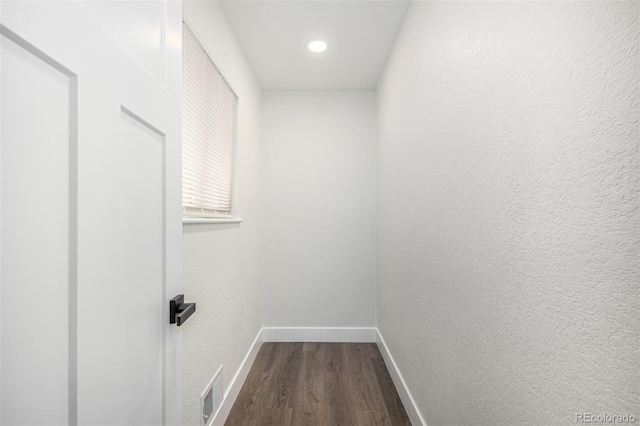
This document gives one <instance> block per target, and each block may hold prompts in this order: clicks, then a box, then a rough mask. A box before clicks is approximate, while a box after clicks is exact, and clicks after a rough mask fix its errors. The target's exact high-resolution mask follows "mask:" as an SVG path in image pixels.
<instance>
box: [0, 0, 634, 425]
mask: <svg viewBox="0 0 640 426" xmlns="http://www.w3.org/2000/svg"><path fill="white" fill-rule="evenodd" d="M0 5H1V8H0V23H2V25H3V27H2V57H0V63H1V65H2V110H1V113H2V150H1V151H0V159H1V160H2V163H1V172H2V175H1V179H2V181H1V183H2V187H1V192H0V194H1V195H2V204H1V205H0V206H1V208H2V210H1V215H0V220H1V228H0V236H1V237H2V247H1V251H0V256H1V261H2V263H1V264H0V265H1V266H0V268H1V273H2V292H1V293H0V300H1V311H0V315H1V319H2V326H1V327H2V328H1V334H0V342H1V344H2V346H1V357H0V373H1V375H2V381H1V387H0V410H1V411H0V423H1V424H3V425H5V424H6V425H12V424H141V423H146V424H160V423H166V424H178V423H182V424H185V425H199V424H201V395H202V393H203V391H204V390H205V389H206V388H207V386H208V384H209V383H210V382H211V380H212V378H213V377H214V375H215V374H216V372H218V371H219V369H220V367H223V383H224V391H223V392H224V396H225V398H224V400H223V402H222V407H221V409H220V411H219V412H218V413H217V415H216V416H215V419H214V424H222V423H223V422H224V420H225V416H226V415H227V414H228V412H229V410H230V409H231V405H232V404H233V399H234V397H235V396H236V395H237V394H238V392H239V390H240V387H241V385H242V381H243V379H244V377H245V375H246V374H247V372H248V369H249V367H250V365H251V361H252V359H253V357H255V354H256V351H257V349H258V348H259V346H260V343H261V342H263V341H367V342H378V344H379V346H380V348H381V352H382V353H383V355H385V357H386V361H387V365H388V367H389V370H390V371H391V374H392V377H393V378H394V382H395V384H396V387H397V388H398V391H399V393H400V396H401V398H402V400H403V403H404V405H405V408H406V410H407V412H408V414H409V416H410V418H411V420H412V422H413V424H414V425H420V424H428V425H430V426H433V425H519V424H536V425H537V424H545V425H546V424H575V423H576V422H578V423H580V422H582V421H583V420H584V419H585V418H586V417H585V415H587V416H588V415H589V414H594V415H603V414H607V415H611V416H616V415H620V416H625V415H626V416H631V417H634V416H635V417H634V418H640V356H639V351H640V263H639V259H640V208H639V207H640V200H639V197H638V192H639V189H640V162H639V160H640V157H639V155H640V153H639V146H640V80H639V79H640V59H639V58H640V7H639V6H640V4H639V3H637V2H604V1H595V2H500V1H499V2H484V1H479V2H430V1H413V2H404V1H271V0H267V1H222V2H218V1H185V2H177V1H168V2H164V1H154V2H132V1H128V2H111V3H109V2H60V3H55V2H48V4H46V5H44V4H41V3H38V2H11V1H5V0H3V1H2V3H1V4H0ZM183 18H184V20H185V21H186V22H187V23H188V24H189V25H190V26H191V27H192V28H193V30H194V31H195V33H196V34H197V36H198V37H199V39H200V41H201V43H202V44H203V45H204V48H205V49H206V51H207V52H208V53H209V54H210V55H211V57H212V59H213V60H214V61H215V63H216V65H217V66H218V67H219V68H220V70H221V71H222V73H223V74H224V76H225V77H226V78H227V80H228V82H229V84H230V85H231V87H232V88H233V90H234V91H235V93H236V94H237V96H238V99H239V117H238V129H239V140H238V151H237V172H236V173H237V193H236V195H237V210H236V211H235V213H236V218H235V219H234V220H230V221H226V222H225V223H221V222H220V223H197V224H196V223H188V224H183V223H182V220H181V212H180V179H181V175H180V168H181V162H180V157H181V154H180V152H181V149H180V125H181V124H180V123H181V112H180V99H181V97H180V95H181V91H182V85H181V58H182V52H181V49H182V45H181V39H182V37H181V32H182V20H183ZM313 38H325V39H326V40H327V43H328V49H327V51H326V52H325V53H323V54H311V53H309V52H307V51H306V50H305V43H306V42H307V41H308V40H310V39H313ZM314 55H315V56H314ZM322 55H324V56H322ZM43 64H44V65H43ZM52 70H53V71H52ZM30 101H32V102H31V103H29V102H30ZM89 105H92V106H89ZM112 105H115V109H113V111H115V112H114V113H111V112H108V111H110V109H109V108H111V106H112ZM7 106H9V107H7ZM20 108H22V109H20ZM34 111H35V112H34ZM54 111H55V112H56V113H54ZM38 114H40V115H38ZM56 114H58V115H56ZM74 114H75V115H74ZM16 117H17V118H16ZM74 117H75V118H74ZM34 120H36V122H38V123H41V125H40V126H34V125H33V123H34ZM74 120H75V121H74ZM69 123H72V125H71V126H69ZM74 123H75V124H74ZM122 123H125V124H122ZM74 126H76V127H74ZM74 129H75V130H74ZM118 129H120V130H118ZM25 135H26V136H25ZM23 140H29V141H36V142H34V143H37V145H33V147H30V146H26V145H24V144H22V143H21V144H18V143H17V142H20V141H23ZM55 141H57V142H55ZM118 141H123V143H119V142H118ZM127 141H141V142H142V144H141V145H139V146H138V145H137V144H131V143H129V142H127ZM54 142H55V143H54ZM55 144H58V145H55ZM133 145H135V146H138V148H133ZM16 146H23V147H24V146H26V148H25V149H23V150H20V149H17V148H16ZM35 152H38V153H41V155H35V154H34V153H35ZM69 153H71V154H69ZM74 153H75V154H74ZM56 155H58V156H59V157H55V156H56ZM15 159H22V160H21V161H24V164H22V163H17V162H16V161H17V160H15ZM17 164H22V165H21V166H20V167H18V166H17ZM142 175H143V176H152V177H154V178H153V179H151V178H150V180H149V182H147V183H145V184H144V185H148V186H141V187H133V185H132V184H131V182H132V181H134V180H135V181H136V182H137V180H136V179H138V178H139V177H140V176H142ZM24 176H36V179H27V178H25V177H24ZM47 177H48V178H47ZM154 179H155V180H154ZM44 181H46V182H47V184H46V185H45V184H43V183H42V182H44ZM145 182H146V181H145ZM141 185H142V184H141ZM30 191H31V192H30ZM34 194H35V195H34ZM43 205H44V206H47V208H46V209H44V210H45V211H46V213H45V212H44V211H43V208H42V206H43ZM43 215H46V220H43ZM54 230H55V232H54ZM52 253H55V254H52ZM61 265H62V266H61ZM160 270H162V274H160V272H158V271H160ZM154 274H155V275H154ZM156 275H157V276H156ZM140 277H144V279H150V280H155V281H154V282H155V283H157V282H162V283H163V284H162V286H159V285H156V284H154V285H153V286H150V287H148V288H146V287H145V288H141V287H139V284H138V283H139V282H140V279H139V278H140ZM26 283H29V284H26ZM114 283H115V284H114ZM178 293H183V294H184V295H185V299H186V300H187V301H190V302H196V303H197V311H196V313H195V314H194V315H193V316H192V317H191V318H189V320H188V321H187V322H186V323H185V324H184V325H183V326H181V327H180V328H177V327H176V326H175V325H170V324H165V323H166V321H164V322H163V325H162V326H161V327H160V326H158V324H156V323H154V321H155V319H154V318H155V317H154V316H153V315H156V314H158V315H162V318H163V319H166V314H167V312H166V309H167V304H168V300H169V299H171V298H172V297H173V296H175V295H176V294H178ZM149 297H151V299H149ZM148 300H151V302H148ZM142 301H145V303H141V302H142ZM147 302H148V303H147ZM147 312H153V313H152V314H149V315H150V316H149V317H148V318H151V319H148V318H147V317H144V318H147V319H146V320H143V319H140V318H143V317H142V316H143V315H147ZM18 317H19V318H20V319H19V320H17V319H16V318H18ZM145 321H146V322H145ZM136 325H137V326H139V329H138V331H136ZM143 327H149V328H148V329H149V330H152V329H153V330H155V331H154V333H155V334H149V333H147V332H146V331H144V333H143V332H142V331H140V330H147V329H146V328H145V329H143ZM154 327H155V328H154ZM136 333H142V334H136ZM140 335H144V336H146V337H145V340H144V344H143V343H141V342H140V339H139V337H138V336H140ZM150 348H151V349H150ZM151 358H152V359H153V362H150V361H149V360H150V359H151ZM151 364H152V367H149V365H151ZM142 374H145V375H146V376H144V377H154V378H155V379H154V380H155V381H145V380H146V379H145V378H144V377H143V376H142ZM140 377H142V378H140ZM43 378H46V380H43ZM38 393H45V394H47V395H56V397H55V398H47V399H46V400H45V401H43V402H42V404H43V405H42V407H43V409H42V410H34V409H32V408H30V407H32V406H33V398H34V395H37V394H38ZM149 413H152V414H149ZM580 416H581V417H580ZM628 418H629V417H627V419H628Z"/></svg>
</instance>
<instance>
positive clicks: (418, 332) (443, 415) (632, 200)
mask: <svg viewBox="0 0 640 426" xmlns="http://www.w3.org/2000/svg"><path fill="white" fill-rule="evenodd" d="M638 7H639V3H637V2H626V3H623V2H573V3H568V2H567V3H565V2H531V3H523V2H472V3H459V2H433V3H426V2H414V3H413V4H412V6H411V8H410V10H409V13H408V15H407V18H406V20H405V23H404V26H403V30H402V32H401V34H400V36H399V39H398V41H397V44H396V46H395V49H394V52H393V54H392V56H391V58H390V62H389V64H388V67H387V70H386V73H385V76H384V77H383V80H382V81H381V84H380V86H379V89H378V105H379V109H378V117H379V142H378V143H379V152H378V173H379V174H378V185H379V186H378V325H379V328H380V330H381V332H382V334H383V336H384V338H385V339H386V341H387V343H388V345H389V346H390V350H391V352H392V354H393V356H394V357H395V359H396V361H397V363H398V365H399V368H400V370H401V372H402V373H403V375H404V377H405V379H406V381H407V383H408V385H409V388H410V390H411V391H412V393H413V395H414V397H415V399H416V401H417V403H418V405H419V408H420V410H421V411H422V414H423V416H424V417H425V419H426V420H427V422H428V423H429V425H430V426H433V425H439V424H456V425H460V424H470V425H489V424H501V425H514V424H556V423H566V424H569V423H575V413H577V412H593V413H603V412H606V413H621V414H623V413H627V412H628V413H632V414H635V415H636V417H640V408H639V407H640V325H639V324H640V288H639V280H640V274H639V263H638V262H639V257H640V252H639V246H640V239H639V223H640V209H639V208H638V207H639V199H638V189H639V185H640V170H639V166H638V161H639V156H638V145H639V136H638V135H639V124H638V117H639V113H638V105H639V89H638V86H639V80H638V78H639V75H640V69H639V62H638V58H639V55H640V51H639V50H638V31H639V30H638V29H639V26H640V21H639V18H638Z"/></svg>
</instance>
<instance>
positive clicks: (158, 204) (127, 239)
mask: <svg viewBox="0 0 640 426" xmlns="http://www.w3.org/2000/svg"><path fill="white" fill-rule="evenodd" d="M125 111H126V110H125ZM125 111H123V112H122V113H121V119H122V121H121V129H122V136H121V139H120V142H119V143H120V145H121V146H120V149H121V153H122V157H121V161H122V163H121V167H122V170H121V172H120V194H121V197H122V204H121V206H120V214H121V217H122V225H123V228H122V231H123V232H122V240H121V244H122V260H123V272H124V274H123V282H124V284H125V285H124V286H123V290H124V291H125V294H123V295H122V302H123V310H124V312H130V313H132V315H126V314H125V315H123V316H122V317H120V318H119V319H118V321H117V323H119V326H120V327H121V328H127V329H128V332H127V333H126V334H123V335H122V337H123V341H122V347H123V349H124V354H123V355H124V357H123V361H124V365H123V367H124V368H123V369H122V371H123V373H124V386H123V388H122V389H123V392H122V395H121V397H122V398H123V399H125V400H133V399H136V398H137V399H138V400H139V404H140V406H136V407H131V406H129V405H127V407H128V410H129V412H128V413H125V418H124V419H123V422H122V423H121V424H123V425H124V424H129V425H145V424H147V425H157V424H161V423H162V410H161V407H162V384H163V379H164V376H163V362H164V357H163V338H162V336H163V333H162V331H163V325H164V323H165V322H166V318H165V317H164V315H163V314H164V310H163V308H164V303H163V301H164V299H165V297H164V266H163V260H164V248H163V240H164V236H163V222H164V215H163V214H162V205H163V199H164V188H163V178H162V176H163V168H164V165H163V149H164V135H161V134H159V133H157V132H156V131H155V129H151V128H150V127H149V126H148V125H147V123H143V122H141V121H140V120H139V119H137V118H135V117H134V116H132V115H130V114H129V113H128V112H125ZM141 396H142V398H141Z"/></svg>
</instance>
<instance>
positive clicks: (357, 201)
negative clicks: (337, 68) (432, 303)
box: [261, 92, 376, 327]
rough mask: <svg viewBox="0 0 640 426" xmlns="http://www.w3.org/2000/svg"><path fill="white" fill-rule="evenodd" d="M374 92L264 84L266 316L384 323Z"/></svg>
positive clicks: (284, 323)
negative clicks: (379, 301) (379, 291)
mask: <svg viewBox="0 0 640 426" xmlns="http://www.w3.org/2000/svg"><path fill="white" fill-rule="evenodd" d="M375 120H376V97H375V93H374V92H264V93H263V95H262V143H263V146H262V155H263V157H262V159H263V174H262V176H261V183H262V192H263V203H262V205H263V215H264V222H263V223H264V239H263V246H262V255H263V264H264V268H263V276H262V282H263V292H264V297H263V299H264V306H263V312H264V316H263V323H264V325H265V326H273V327H354V326H355V327H358V326H360V327H365V326H368V327H371V326H374V325H375V309H376V308H375V150H376V124H375V123H376V122H375Z"/></svg>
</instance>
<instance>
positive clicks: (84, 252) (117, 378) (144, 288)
mask: <svg viewBox="0 0 640 426" xmlns="http://www.w3.org/2000/svg"><path fill="white" fill-rule="evenodd" d="M127 5H128V2H104V3H100V4H99V5H98V6H99V7H100V8H103V9H101V13H103V14H105V16H107V15H108V16H112V15H113V16H115V14H116V13H121V14H124V15H126V18H127V19H126V21H127V22H128V24H127V26H128V28H129V29H131V28H143V27H145V22H146V23H148V22H147V20H148V19H151V20H152V21H153V20H154V19H155V20H156V21H158V25H156V26H155V27H154V28H155V29H154V28H152V29H151V30H150V31H152V32H153V31H156V30H158V31H161V32H164V34H165V40H164V41H163V42H162V43H164V45H162V46H161V45H160V44H157V49H156V52H159V53H158V54H160V55H162V57H163V58H164V59H162V60H160V63H161V64H160V65H158V66H156V65H157V64H156V65H148V64H147V65H148V66H147V65H145V64H144V63H143V62H145V61H146V59H144V58H145V57H146V58H147V59H148V58H151V57H154V58H155V57H156V56H154V55H155V54H154V55H151V56H145V55H146V54H145V53H140V51H139V50H135V49H134V51H131V50H127V49H125V48H123V46H125V45H127V39H128V38H132V37H134V35H133V33H128V32H127V31H128V30H127V31H125V30H122V29H119V27H118V26H115V27H109V25H108V23H105V22H100V21H98V20H96V17H95V16H94V15H92V13H90V12H89V11H88V10H87V7H85V6H83V5H82V4H81V3H79V2H72V1H59V2H58V1H43V2H24V1H15V2H14V1H6V0H3V1H2V2H1V3H0V12H1V14H0V22H2V24H3V25H4V28H5V29H4V30H3V31H5V32H6V33H7V34H9V33H11V34H17V36H18V37H20V38H21V39H23V40H25V43H27V44H28V45H30V46H32V47H33V48H30V51H40V52H43V54H42V55H41V56H42V57H43V58H45V60H41V62H43V64H44V65H46V66H49V67H50V68H52V69H53V72H57V73H58V74H55V73H53V74H52V71H51V70H49V69H46V68H42V67H43V65H42V64H40V65H39V66H40V68H37V67H36V68H35V71H34V70H31V71H29V69H22V68H20V69H19V70H18V71H16V72H13V71H11V68H16V69H18V68H17V66H18V65H19V64H20V62H18V61H17V59H19V57H17V58H13V59H12V58H11V55H12V54H13V55H14V56H16V55H15V52H8V53H7V54H6V56H7V57H8V59H7V60H5V57H4V56H5V51H4V50H5V47H3V51H2V53H3V57H2V59H1V61H2V62H1V65H2V96H3V99H2V101H3V103H2V145H1V151H0V158H1V159H2V161H1V162H0V164H1V167H2V170H1V172H2V174H1V179H2V182H1V183H2V186H1V188H2V197H1V198H0V199H1V210H0V215H1V216H0V221H1V222H0V223H1V227H0V236H1V237H2V246H1V251H0V271H1V276H2V282H1V287H0V288H1V293H0V296H1V299H0V300H1V304H0V306H2V310H1V311H0V315H2V334H0V348H1V351H0V353H1V354H2V358H0V371H1V372H2V377H1V380H0V390H1V392H0V395H1V396H0V401H1V403H2V405H1V406H0V411H2V417H1V420H0V421H1V422H2V424H14V423H15V424H19V423H20V421H13V420H14V419H18V420H20V419H22V420H24V422H23V423H24V424H67V423H68V424H72V425H73V424H83V425H85V424H86V425H89V424H110V425H112V424H123V425H124V424H136V425H142V424H154V425H156V424H179V423H180V421H181V416H182V413H181V407H182V401H181V381H180V364H179V363H180V348H181V336H180V331H179V330H178V329H177V327H176V326H175V325H170V324H169V322H168V303H169V300H170V299H171V298H172V297H173V296H174V295H175V294H177V293H180V287H181V286H180V279H181V274H180V260H181V255H180V250H181V247H180V244H181V234H182V233H181V230H182V224H181V209H180V191H181V187H180V179H181V177H180V176H181V173H180V163H181V152H180V151H181V142H180V139H181V138H180V121H181V120H180V117H181V114H180V98H181V5H180V3H179V2H166V1H158V2H151V3H149V4H147V5H145V6H144V7H147V6H149V5H150V6H151V8H152V9H153V10H158V11H160V12H159V13H160V15H162V14H164V16H165V17H164V18H163V19H164V21H163V20H162V19H160V18H158V16H156V15H157V14H156V15H154V16H153V17H151V18H149V17H144V16H143V15H144V14H141V13H138V12H140V10H139V8H137V7H138V6H140V4H138V3H135V4H132V5H131V9H128V7H129V6H127ZM105 8H106V9H105ZM89 9H91V7H89ZM128 11H130V13H128ZM93 12H94V13H95V10H94V11H93ZM107 12H109V13H111V15H109V13H107ZM158 19H160V20H158ZM162 25H164V27H162ZM105 27H109V28H108V29H107V28H105ZM161 27H162V28H161ZM159 28H161V30H159ZM131 43H132V44H135V43H136V40H135V39H131ZM11 48H13V49H15V47H11ZM7 49H8V48H7ZM23 50H24V49H23ZM152 50H153V49H152ZM142 51H144V49H142ZM150 51H151V50H150ZM136 52H137V53H136ZM27 53H29V52H27ZM22 55H23V56H24V53H22ZM36 56H37V55H36ZM36 59H38V57H36ZM12 61H13V62H12ZM153 61H155V59H154V60H153ZM153 61H152V62H149V63H150V64H151V63H153V64H155V63H156V62H153ZM163 61H164V62H163ZM14 62H15V63H16V64H18V65H15V64H14ZM36 63H37V62H36ZM20 66H21V67H23V68H25V67H26V65H24V64H23V65H20ZM154 67H155V68H154ZM27 68H28V67H27ZM32 68H33V66H32ZM150 68H153V69H155V71H154V70H153V69H150ZM43 69H44V70H46V72H45V71H43ZM6 70H8V72H6ZM158 70H159V71H158ZM47 72H48V73H49V74H51V75H54V76H57V77H56V78H57V80H56V79H55V78H53V77H51V75H49V74H47ZM157 72H160V74H157ZM154 73H155V74H156V75H153V74H154ZM162 73H164V74H165V75H164V77H163V78H160V80H163V79H164V81H160V82H159V81H158V78H159V77H158V75H161V74H162ZM32 74H33V75H34V76H33V77H32ZM47 76H48V77H47ZM27 77H29V78H30V79H31V80H34V82H33V84H32V83H31V82H30V81H29V79H28V78H27ZM65 79H66V80H65ZM38 81H39V82H40V83H38ZM65 82H66V83H65ZM65 84H66V85H65ZM9 88H11V89H10V90H9ZM20 90H22V91H23V92H24V93H22V92H20V93H19V92H18V91H20ZM5 97H9V98H10V99H8V100H7V102H6V103H5ZM23 98H26V100H28V101H29V103H27V104H26V105H27V106H26V107H25V108H24V109H23V110H21V109H20V105H21V102H26V100H25V99H23ZM64 102H66V103H64ZM59 123H63V124H64V123H66V124H65V126H66V127H62V125H60V126H59ZM56 126H58V127H59V128H58V127H56ZM63 130H65V131H66V133H64V132H63ZM30 144H40V145H46V146H44V148H42V152H43V153H44V154H45V155H46V158H44V159H42V161H40V160H39V161H40V162H39V163H38V162H33V163H32V162H31V160H29V163H28V164H25V167H18V166H16V164H18V163H17V160H16V158H17V154H14V152H18V153H20V152H22V150H24V149H25V148H24V146H29V145H30ZM29 154H30V153H29ZM63 154H64V158H63ZM21 155H24V154H21ZM24 162H25V161H23V163H24ZM51 168H53V169H52V170H49V169H51ZM18 169H20V170H18ZM21 172H25V173H26V172H32V174H33V175H34V176H35V177H36V178H35V179H36V180H35V181H37V182H40V181H46V183H45V184H44V188H45V189H42V192H43V193H44V194H43V197H50V199H47V202H49V203H54V204H55V203H57V204H55V206H46V208H45V213H42V212H41V214H32V213H29V214H26V215H25V214H23V212H22V211H21V210H20V211H19V210H18V209H19V207H17V204H16V200H17V199H18V198H16V197H22V198H24V203H22V204H24V205H25V206H26V207H28V208H29V209H34V208H35V207H36V206H35V204H34V201H33V199H36V198H37V197H38V196H39V194H38V193H36V192H35V191H36V189H34V188H33V185H32V186H30V187H26V186H25V187H24V189H22V186H24V185H26V183H24V184H23V183H19V182H21V181H20V179H19V177H20V175H19V173H21ZM56 173H57V174H56ZM25 182H28V180H25ZM63 183H64V184H65V185H66V186H65V187H64V188H66V191H67V192H66V193H63V192H62V190H61V189H60V188H59V187H60V186H61V185H62V184H63ZM21 185H22V186H21ZM54 186H55V188H54ZM16 194H17V195H16ZM20 201H22V199H21V200H20ZM65 208H66V210H65ZM49 210H50V211H49ZM18 213H19V214H18ZM43 217H45V218H46V224H43V225H41V224H40V223H43V220H42V218H43ZM14 223H16V224H19V225H20V226H18V227H14V226H13V224H14ZM16 228H17V229H18V230H19V232H18V231H16V230H15V229H16ZM23 236H24V238H22V237H23ZM44 237H46V239H48V240H45V238H44ZM49 240H51V241H49ZM65 242H66V246H65V245H64V243H65ZM22 243H24V245H25V247H27V248H29V250H30V251H27V250H26V249H25V250H23V251H19V250H18V248H19V247H21V246H20V244H22ZM33 253H36V254H38V257H35V256H32V254H33ZM18 257H19V258H18ZM15 259H18V261H16V260H15ZM46 262H49V263H46ZM32 270H37V271H38V272H33V271H32ZM56 274H57V275H56ZM65 274H66V275H65ZM16 277H17V278H16ZM27 281H28V282H29V283H27ZM32 281H36V282H39V283H38V285H41V286H43V288H45V289H46V290H43V291H42V292H41V291H40V290H38V294H43V295H45V296H46V298H41V299H42V301H41V302H39V301H37V302H34V301H33V300H29V301H28V303H27V301H25V303H23V305H24V306H21V305H20V304H18V305H14V304H13V303H14V301H12V299H13V297H14V295H15V296H19V297H20V298H21V299H25V296H27V295H28V294H30V293H28V292H29V291H30V290H29V288H30V287H29V286H28V285H27V284H29V285H33V284H30V283H31V282H32ZM32 299H33V298H32ZM36 300H40V299H38V298H36ZM34 303H35V304H34ZM16 306H18V307H20V310H22V309H23V308H24V309H31V310H32V311H31V314H32V315H31V316H33V317H34V319H30V320H28V321H12V320H10V318H9V317H10V316H13V314H14V313H15V312H16V311H18V310H19V309H18V307H16ZM34 307H35V308H34ZM54 313H55V314H54ZM29 321H31V322H29ZM32 322H33V324H36V325H33V324H32ZM40 323H45V326H44V328H42V329H40V328H38V327H40ZM35 328H38V330H34V329H35ZM43 330H44V331H43ZM38 333H40V334H38ZM43 334H46V336H44V335H43ZM41 338H42V339H41ZM45 338H48V339H49V340H44V339H45ZM12 339H14V340H16V341H28V342H29V344H30V345H32V346H29V347H26V346H25V348H22V347H19V346H15V345H10V344H9V343H11V342H13V340H12ZM45 343H46V344H47V347H46V350H45V351H44V352H45V354H38V357H40V358H37V357H36V358H32V359H28V358H25V354H27V355H28V350H32V351H33V352H34V353H36V352H40V351H39V350H38V349H41V346H38V345H43V344H45ZM33 348H35V349H33ZM65 351H66V352H65ZM43 357H49V358H51V359H49V358H46V359H45V358H43ZM18 359H19V360H27V361H28V364H29V368H30V369H35V371H36V372H37V375H36V374H31V373H29V374H22V373H19V372H16V374H15V376H12V375H11V373H9V372H8V369H9V368H11V367H12V365H13V364H12V362H13V361H12V360H18ZM54 361H55V362H54ZM49 376H50V377H53V378H55V380H53V379H52V380H51V381H50V382H49V384H48V385H47V386H49V387H46V388H45V389H46V390H47V393H46V395H45V396H42V394H41V390H42V389H43V388H42V386H41V383H40V380H39V379H41V378H42V377H49ZM14 385H16V386H17V385H21V386H23V387H24V389H25V390H24V392H22V393H19V392H18V393H16V392H14ZM8 398H9V399H8ZM10 398H13V399H10ZM34 398H35V399H34ZM43 401H47V403H50V404H52V407H51V410H54V411H48V409H47V410H44V409H43V410H40V409H39V408H38V409H36V410H34V406H35V407H42V404H43ZM53 405H55V407H54V406H53ZM10 406H11V407H18V408H16V409H13V408H10ZM60 407H63V408H64V407H66V411H65V409H63V408H60ZM47 408H49V407H47ZM12 410H13V411H12ZM55 410H58V411H55ZM12 412H13V413H14V414H15V416H16V417H15V418H13V417H12V418H11V419H9V417H7V416H8V415H9V414H7V415H5V413H12ZM39 413H41V414H42V415H43V416H45V417H35V416H39V415H40V414H39ZM51 413H56V414H55V415H54V416H52V415H51ZM58 413H59V415H58ZM65 416H66V417H65ZM7 419H9V420H7Z"/></svg>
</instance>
